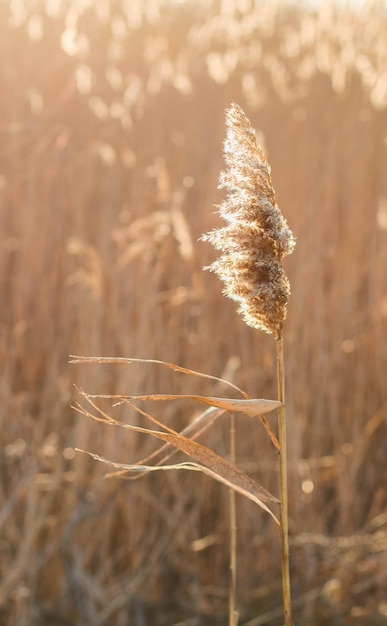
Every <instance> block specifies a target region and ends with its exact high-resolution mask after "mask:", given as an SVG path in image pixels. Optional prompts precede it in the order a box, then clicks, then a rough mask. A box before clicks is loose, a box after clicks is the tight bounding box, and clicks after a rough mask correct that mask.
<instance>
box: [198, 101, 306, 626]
mask: <svg viewBox="0 0 387 626" xmlns="http://www.w3.org/2000/svg"><path fill="white" fill-rule="evenodd" d="M226 125H227V137H226V141H225V144H224V155H225V161H226V165H227V168H226V171H225V172H222V174H221V176H220V187H221V188H225V189H226V190H227V197H226V199H225V200H224V201H223V202H222V204H221V207H220V215H221V217H222V218H223V219H224V220H225V221H226V225H225V226H223V227H222V228H219V229H216V230H214V231H212V232H210V233H208V234H207V235H205V237H204V239H206V240H207V241H210V243H212V244H213V245H214V246H215V248H216V249H217V250H220V251H221V252H222V255H221V256H220V258H218V259H217V260H216V261H214V263H212V265H211V266H210V269H211V270H212V271H214V272H215V273H216V274H218V276H219V277H220V278H221V279H222V280H223V282H224V294H225V295H226V296H228V297H230V298H232V299H233V300H235V301H236V302H237V303H238V305H239V309H238V311H239V313H241V315H242V317H243V319H244V321H245V322H246V324H247V325H248V326H251V327H253V328H256V329H259V330H263V331H265V332H267V333H269V334H273V335H274V336H275V338H276V340H277V377H278V399H279V401H280V402H281V406H280V409H279V411H278V430H279V448H280V449H279V477H280V480H279V482H280V532H281V548H282V550H281V552H282V558H281V562H282V586H283V602H284V616H285V625H286V626H291V596H290V575H289V543H288V497H287V459H286V455H287V453H286V420H285V393H284V388H285V384H284V361H283V336H282V329H283V322H284V320H285V317H286V312H287V304H288V300H289V295H290V285H289V281H288V279H287V277H286V276H285V273H284V270H283V268H282V259H283V257H284V256H285V255H287V254H290V253H291V252H292V251H293V249H294V246H295V239H294V237H293V234H292V232H291V230H290V229H289V227H288V225H287V222H286V220H285V219H284V217H283V216H282V214H281V212H280V210H279V208H278V206H277V203H276V199H275V192H274V189H273V185H272V181H271V176H270V167H269V165H268V163H267V161H266V159H265V156H264V154H263V152H262V150H261V148H260V146H258V145H257V141H256V137H255V132H254V130H253V129H252V127H251V124H250V122H249V120H248V118H247V117H246V115H245V113H244V112H243V111H242V109H241V108H240V107H239V106H238V105H237V104H232V105H231V107H230V109H228V111H227V112H226ZM230 619H232V618H231V617H230Z"/></svg>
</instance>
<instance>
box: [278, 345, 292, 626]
mask: <svg viewBox="0 0 387 626" xmlns="http://www.w3.org/2000/svg"><path fill="white" fill-rule="evenodd" d="M277 387H278V400H279V401H280V402H281V406H280V407H279V408H278V439H279V444H280V450H279V453H278V460H279V499H280V515H279V519H280V534H281V571H282V594H283V602H284V617H285V624H286V626H288V625H289V626H290V625H291V623H292V610H291V593H290V571H289V529H288V526H289V522H288V520H289V514H288V480H287V436H286V413H285V365H284V348H283V338H282V337H280V338H279V339H277Z"/></svg>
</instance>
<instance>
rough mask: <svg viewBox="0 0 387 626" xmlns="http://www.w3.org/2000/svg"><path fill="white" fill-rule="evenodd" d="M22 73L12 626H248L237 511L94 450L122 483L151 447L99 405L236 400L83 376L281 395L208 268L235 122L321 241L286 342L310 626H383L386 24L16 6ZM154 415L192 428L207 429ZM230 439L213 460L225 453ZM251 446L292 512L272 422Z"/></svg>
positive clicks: (256, 580) (7, 163) (197, 479)
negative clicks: (88, 414)
mask: <svg viewBox="0 0 387 626" xmlns="http://www.w3.org/2000/svg"><path fill="white" fill-rule="evenodd" d="M0 50H1V54H0V138H1V141H0V220H1V242H0V250H1V255H0V294H1V301H2V306H1V309H0V370H1V371H0V393H1V402H0V425H1V430H0V442H1V453H0V507H1V508H0V624H1V625H3V624H4V625H7V626H8V625H9V626H27V625H28V626H33V625H36V626H49V625H50V626H51V625H52V626H70V625H71V626H81V625H82V626H85V625H90V626H91V625H93V626H97V625H99V626H125V625H133V626H148V625H151V626H154V625H156V626H172V625H174V624H180V626H183V625H185V626H201V625H205V626H207V625H210V624H211V625H214V624H219V625H224V624H226V623H227V606H228V600H227V594H228V591H227V585H228V567H229V566H228V492H227V489H226V488H225V487H223V486H221V485H219V484H217V483H214V482H213V481H211V480H210V479H209V478H208V477H206V476H202V475H200V474H197V473H188V472H187V473H185V472H161V473H157V474H156V473H155V474H154V475H153V474H152V475H149V476H146V477H144V478H141V479H140V480H137V481H125V480H118V479H104V478H103V477H104V475H105V473H106V467H104V466H103V465H101V464H99V463H97V462H95V461H93V460H92V459H90V458H89V457H87V456H85V455H83V454H81V453H78V452H75V448H76V447H77V448H82V449H84V450H90V451H92V452H95V453H97V454H101V455H103V456H105V457H107V458H110V459H112V460H114V461H117V462H121V463H125V462H135V461H137V460H138V459H140V458H142V457H143V456H144V455H145V454H146V453H147V452H148V451H150V450H151V449H152V446H153V443H152V442H151V441H149V440H148V439H147V438H145V437H143V436H142V435H140V434H134V433H130V432H128V433H125V432H124V434H122V431H119V430H118V429H113V428H107V427H106V426H104V425H100V424H97V423H96V422H93V421H92V420H87V418H85V417H84V416H82V415H79V414H77V413H76V412H75V411H74V410H73V409H72V408H71V405H72V404H74V403H75V402H76V401H77V396H78V392H77V389H76V387H75V386H79V387H81V388H83V389H85V390H86V391H88V392H89V393H98V394H103V393H105V394H107V393H109V394H114V393H117V394H119V393H121V394H141V393H157V392H159V393H163V392H164V393H165V392H173V393H179V392H181V393H201V394H204V393H207V394H212V395H220V394H221V393H224V389H221V388H220V387H218V386H217V385H216V384H215V383H214V382H211V381H207V382H203V380H198V379H193V378H192V379H191V378H190V377H187V376H183V375H181V374H178V373H174V372H171V371H169V370H166V369H163V368H161V367H158V366H157V365H141V364H139V365H134V364H132V365H74V364H70V363H69V355H70V354H76V355H87V356H115V357H137V358H150V359H162V360H165V361H169V362H173V363H177V364H179V365H182V366H185V367H188V368H192V369H196V370H199V371H203V372H206V373H208V374H213V375H215V376H221V377H224V378H226V379H228V380H230V381H231V382H234V383H236V384H237V385H239V386H240V387H242V388H243V389H244V390H245V391H247V392H248V393H249V394H250V395H251V396H253V397H258V398H259V397H263V398H275V397H276V380H275V347H274V346H273V340H272V339H271V338H270V337H268V336H266V335H264V334H262V333H258V332H256V331H254V330H252V329H250V328H248V327H246V326H245V325H244V324H243V322H242V321H241V319H240V318H239V316H238V315H237V313H236V306H235V304H234V303H232V302H231V301H228V300H226V299H225V298H224V297H223V296H222V293H221V292H222V285H221V284H220V281H219V280H218V279H217V277H216V276H214V275H213V274H211V273H209V272H203V270H202V267H203V266H205V265H209V264H210V263H211V262H212V261H213V260H214V258H215V253H214V250H213V249H212V248H211V246H209V245H208V244H207V243H205V242H203V241H198V239H199V237H200V236H201V235H202V233H205V232H208V231H209V230H210V229H212V228H214V227H217V226H219V216H218V215H217V214H216V205H218V204H219V203H220V202H221V200H222V198H223V195H224V194H223V192H222V191H218V190H217V184H218V177H219V171H220V170H221V169H223V167H224V163H223V157H222V142H223V140H224V137H225V127H224V109H225V108H227V107H228V106H229V105H230V103H231V102H237V103H239V104H240V105H241V106H242V107H243V108H244V110H245V112H246V114H247V115H248V116H249V118H250V120H251V122H252V124H253V126H254V127H255V128H256V129H257V136H258V140H259V141H260V143H261V145H262V146H263V148H264V151H265V154H266V156H267V158H268V161H269V163H270V164H271V167H272V179H273V184H274V187H275V190H276V194H277V200H278V204H279V206H280V208H281V210H282V212H283V214H284V215H285V216H286V218H287V220H288V222H289V225H290V227H291V229H292V231H293V232H294V234H295V235H296V237H297V247H296V250H295V253H294V254H293V255H292V256H291V257H289V258H288V259H286V261H285V269H286V273H287V275H288V276H289V279H290V282H291V287H292V296H291V299H290V303H289V308H288V318H287V321H286V324H285V330H284V340H285V356H286V372H287V389H286V407H287V416H288V448H289V450H288V454H289V508H290V522H289V526H290V545H291V578H292V591H293V603H294V610H293V612H294V620H295V623H296V624H297V625H300V626H301V625H302V626H305V625H306V626H313V625H318V626H322V625H328V624H329V625H338V626H341V625H344V624H345V625H347V624H350V625H356V626H363V625H365V624H366V625H367V626H369V625H372V626H373V625H379V624H385V623H386V621H387V600H386V598H387V476H386V451H387V385H386V371H387V341H386V330H387V13H386V5H385V3H382V2H372V3H364V4H362V5H361V6H360V8H357V9H356V10H355V9H354V8H350V6H349V7H348V6H344V5H343V4H340V5H334V4H333V3H321V4H319V5H318V6H315V5H312V4H310V3H293V4H290V3H289V2H285V1H282V2H266V1H262V2H252V1H249V0H244V1H242V0H239V1H237V0H235V1H233V0H222V1H221V0H201V1H196V2H193V1H192V2H189V1H187V2H177V1H176V2H173V1H170V2H167V1H166V0H165V1H162V0H130V1H125V0H116V1H114V2H113V1H111V2H108V1H106V0H97V1H95V2H86V1H83V2H81V1H80V0H78V1H77V2H76V1H71V0H69V1H68V2H65V1H63V2H53V1H50V0H47V1H46V2H40V1H39V0H37V1H36V2H32V1H31V2H25V3H23V2H17V1H12V2H11V1H9V2H7V1H5V0H3V1H2V2H1V3H0ZM144 406H145V407H147V408H149V406H147V405H144ZM116 410H117V409H116ZM152 411H153V412H154V414H155V415H157V416H158V417H159V418H161V419H163V421H165V422H166V423H167V424H168V425H169V426H171V427H173V428H175V429H181V428H183V427H184V426H185V425H186V424H187V423H188V422H189V420H190V419H192V417H193V416H194V415H195V414H196V412H197V408H196V407H195V406H193V405H192V404H191V403H189V402H186V403H182V404H181V405H175V404H174V405H171V406H169V405H163V406H162V407H157V408H155V407H154V406H153V407H152ZM272 419H273V418H272V417H271V416H270V414H269V416H268V420H269V421H270V422H271V423H272V425H273V428H274V427H275V423H274V422H272ZM131 420H132V422H133V421H135V423H138V424H141V423H142V421H141V419H140V418H139V417H135V416H134V415H131ZM228 426H229V424H228V418H227V417H223V418H221V419H220V420H219V421H218V422H217V423H216V425H215V426H214V428H213V429H211V430H210V431H209V432H207V433H206V434H205V435H204V436H203V438H202V439H201V441H202V442H203V443H205V444H206V445H207V446H209V447H211V448H213V449H214V450H216V452H217V453H219V454H222V455H223V456H225V457H227V456H228V454H229V452H228V445H229V443H228ZM236 438H237V464H238V466H239V467H240V468H241V469H243V470H244V471H245V472H246V473H248V474H249V475H251V476H252V477H253V478H254V479H256V480H257V481H258V482H259V483H260V484H262V485H264V486H265V487H266V488H267V489H269V490H271V491H272V492H274V493H277V458H276V454H275V452H274V451H273V448H272V446H271V444H270V442H268V441H267V437H266V435H265V432H264V430H263V428H262V425H261V424H260V423H259V421H258V420H257V423H255V422H254V421H252V420H251V418H247V417H238V419H237V431H236ZM237 523H238V610H239V611H240V614H241V617H240V623H241V624H246V625H247V624H249V625H250V626H259V625H260V624H264V625H266V624H267V625H269V624H270V625H274V626H279V625H280V624H282V621H281V575H280V558H279V555H280V546H279V540H278V535H277V532H276V529H275V528H273V524H272V523H271V521H270V519H269V518H267V516H265V514H264V513H263V512H261V511H260V509H258V508H257V506H256V505H254V504H253V503H252V502H249V501H247V500H244V499H243V498H242V497H238V498H237Z"/></svg>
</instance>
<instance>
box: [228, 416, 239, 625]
mask: <svg viewBox="0 0 387 626" xmlns="http://www.w3.org/2000/svg"><path fill="white" fill-rule="evenodd" d="M230 461H231V463H233V464H234V465H235V462H236V453H235V415H234V413H231V415H230ZM229 507H230V512H229V519H230V589H229V626H237V625H238V612H237V610H236V576H237V520H236V495H235V491H234V489H229Z"/></svg>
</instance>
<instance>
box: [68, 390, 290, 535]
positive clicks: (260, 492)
mask: <svg viewBox="0 0 387 626" xmlns="http://www.w3.org/2000/svg"><path fill="white" fill-rule="evenodd" d="M81 393H82V396H83V397H84V399H85V400H87V401H88V402H89V404H91V406H92V407H93V408H94V409H95V410H96V411H97V413H99V416H97V415H95V414H93V413H90V412H89V411H87V410H86V409H85V408H84V407H83V406H80V405H77V406H76V407H74V408H75V409H76V410H78V411H79V412H80V413H82V414H83V415H86V416H89V417H92V418H93V419H96V420H97V421H102V422H104V423H106V424H109V425H115V426H120V427H122V428H127V429H129V430H134V431H136V432H141V433H145V434H148V435H151V436H152V437H156V438H157V439H161V440H162V441H164V442H165V443H169V444H171V445H173V446H174V447H176V448H178V449H179V450H181V451H182V452H184V454H187V455H188V456H190V457H192V458H193V459H195V460H196V461H199V463H200V465H199V466H198V467H199V468H200V469H201V471H202V472H204V473H206V474H209V475H210V476H212V478H214V479H215V480H217V481H218V482H221V483H223V484H224V485H227V486H228V487H230V488H232V489H234V491H236V492H238V493H240V494H242V495H243V496H245V497H246V498H248V499H249V500H252V501H253V502H255V503H256V504H258V506H259V507H261V509H263V510H264V511H266V512H267V513H269V515H271V517H272V518H273V519H274V520H275V522H276V523H277V524H278V520H277V518H276V516H275V515H274V513H273V512H272V511H271V510H270V509H269V508H268V507H267V506H266V504H264V503H265V502H267V503H275V504H278V499H277V498H275V497H274V496H273V495H272V494H271V493H269V492H268V491H267V490H266V489H265V488H264V487H262V486H261V485H259V484H258V483H256V482H255V481H254V480H253V479H252V478H250V476H248V475H247V474H244V473H243V472H242V471H240V470H239V469H238V468H237V467H235V466H234V465H232V464H231V463H229V462H228V461H226V460H225V459H223V458H222V457H221V456H219V455H218V454H216V453H215V452H213V451H212V450H211V449H210V448H207V447H206V446H203V445H202V444H199V443H197V442H196V441H192V440H191V439H189V438H187V437H184V436H183V435H180V434H178V433H176V432H174V431H171V430H170V429H169V432H167V433H166V432H160V431H155V430H151V429H148V428H141V427H139V426H133V425H132V424H126V423H124V422H121V421H118V420H115V419H113V418H111V417H110V416H109V415H107V414H106V413H105V412H104V411H102V409H100V408H99V407H98V406H97V405H96V404H95V403H94V402H93V400H92V399H91V397H89V396H88V394H86V393H84V392H81ZM132 406H133V408H135V409H136V411H138V412H139V413H141V414H142V415H145V416H147V417H149V416H148V415H147V413H145V412H144V411H142V410H141V409H139V408H138V407H136V406H135V405H132ZM111 465H113V466H116V465H115V464H114V463H112V464H111ZM128 467H129V466H128ZM130 467H132V466H130ZM122 469H123V468H122ZM136 471H144V465H140V469H139V470H136Z"/></svg>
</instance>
